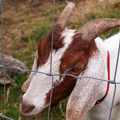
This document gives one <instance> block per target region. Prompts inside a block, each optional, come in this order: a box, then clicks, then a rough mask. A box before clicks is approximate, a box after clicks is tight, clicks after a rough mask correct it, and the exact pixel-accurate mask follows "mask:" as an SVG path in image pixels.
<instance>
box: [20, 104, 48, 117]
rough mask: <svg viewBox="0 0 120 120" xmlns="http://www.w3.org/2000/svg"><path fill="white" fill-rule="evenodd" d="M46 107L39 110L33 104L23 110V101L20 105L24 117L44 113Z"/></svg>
mask: <svg viewBox="0 0 120 120" xmlns="http://www.w3.org/2000/svg"><path fill="white" fill-rule="evenodd" d="M45 109H46V108H44V109H42V110H40V111H39V112H37V110H35V107H34V106H32V107H28V108H26V109H25V110H23V108H22V103H21V104H20V107H19V110H20V115H21V116H23V117H34V116H35V115H38V114H39V113H43V112H44V110H45Z"/></svg>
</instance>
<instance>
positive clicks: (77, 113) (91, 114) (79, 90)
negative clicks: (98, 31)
mask: <svg viewBox="0 0 120 120" xmlns="http://www.w3.org/2000/svg"><path fill="white" fill-rule="evenodd" d="M119 39H120V33H118V34H116V35H114V36H112V37H110V38H108V39H106V40H105V41H103V40H102V39H101V38H96V40H95V42H96V45H97V47H98V49H99V51H100V53H101V55H102V56H100V54H98V55H96V54H97V53H99V52H98V51H97V52H96V54H94V55H93V56H92V57H91V58H90V59H89V62H88V65H87V67H86V69H85V71H84V73H83V74H82V73H81V75H84V76H86V75H87V76H93V77H98V78H104V79H107V77H108V75H107V51H109V53H110V78H111V79H112V80H113V79H114V72H115V65H116V58H117V51H118V46H119ZM101 58H103V60H104V61H103V60H102V59H101ZM100 61H101V62H100ZM119 62H120V59H119ZM119 71H120V64H119V65H118V72H117V76H116V81H117V82H120V76H119ZM100 82H101V81H97V80H93V79H88V78H87V79H78V81H77V84H76V86H75V88H74V90H73V91H72V93H71V95H70V98H69V101H68V104H67V115H66V118H67V120H73V119H74V120H78V119H79V120H81V119H82V117H83V115H84V114H85V116H84V117H83V119H82V120H107V119H108V117H109V113H110V108H111V103H112V99H113V93H114V85H113V84H110V89H109V93H108V95H107V97H106V98H105V100H104V101H103V102H102V103H101V104H99V105H95V106H94V104H95V102H96V101H97V100H99V99H100V98H102V96H104V95H105V93H106V89H107V83H106V82H102V83H101V85H100V86H99V87H96V88H97V90H98V89H99V90H98V91H96V93H95V92H94V93H95V94H92V92H93V91H94V87H95V85H96V84H98V85H99V84H100ZM97 95H98V96H97ZM119 103H120V85H117V89H116V95H115V100H114V104H113V110H112V115H111V119H110V120H119V119H120V113H118V112H120V105H119ZM71 106H72V110H71ZM83 110H84V114H82V111H83ZM71 111H72V112H71Z"/></svg>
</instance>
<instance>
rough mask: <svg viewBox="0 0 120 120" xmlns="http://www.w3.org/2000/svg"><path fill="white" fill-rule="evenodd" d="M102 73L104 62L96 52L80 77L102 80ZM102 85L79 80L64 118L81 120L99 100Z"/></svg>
mask: <svg viewBox="0 0 120 120" xmlns="http://www.w3.org/2000/svg"><path fill="white" fill-rule="evenodd" d="M104 73H105V71H104V62H103V59H102V56H101V54H100V53H99V52H98V53H95V54H94V56H92V57H91V58H90V59H89V61H88V64H87V66H86V68H85V70H84V71H83V72H82V73H81V74H80V76H91V77H96V78H103V77H104ZM102 84H103V82H102V81H99V80H95V79H91V78H79V79H78V80H77V83H76V85H75V87H74V89H73V91H72V93H71V95H70V98H69V100H68V103H67V108H66V112H67V113H66V118H67V119H68V120H78V119H79V120H81V119H82V117H83V116H84V115H85V113H86V112H87V111H88V110H90V109H91V108H92V107H93V106H94V105H95V103H96V101H97V100H98V99H100V98H101V96H102V93H101V91H102V90H101V86H102Z"/></svg>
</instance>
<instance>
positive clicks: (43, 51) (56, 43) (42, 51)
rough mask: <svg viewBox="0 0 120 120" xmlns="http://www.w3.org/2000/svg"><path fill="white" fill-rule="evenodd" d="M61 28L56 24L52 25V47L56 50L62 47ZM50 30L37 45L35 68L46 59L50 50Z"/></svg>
mask: <svg viewBox="0 0 120 120" xmlns="http://www.w3.org/2000/svg"><path fill="white" fill-rule="evenodd" d="M62 31H63V29H62V28H61V27H60V26H59V25H56V26H55V27H54V38H53V49H54V50H57V49H59V48H61V47H63V45H64V44H63V39H62V38H61V32H62ZM51 41H52V30H51V31H50V32H49V33H48V35H47V36H46V37H44V38H43V39H42V40H41V42H40V43H39V45H38V62H37V68H38V67H39V66H41V65H43V64H45V62H46V61H47V59H48V57H49V55H50V52H51Z"/></svg>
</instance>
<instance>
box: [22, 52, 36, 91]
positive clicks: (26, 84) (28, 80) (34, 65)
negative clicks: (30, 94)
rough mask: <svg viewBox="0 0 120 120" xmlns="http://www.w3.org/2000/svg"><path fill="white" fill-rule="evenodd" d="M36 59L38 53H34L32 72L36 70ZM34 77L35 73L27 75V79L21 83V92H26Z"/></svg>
mask: <svg viewBox="0 0 120 120" xmlns="http://www.w3.org/2000/svg"><path fill="white" fill-rule="evenodd" d="M37 59H38V51H37V52H36V53H35V59H34V63H33V67H32V70H34V71H36V70H37ZM34 75H35V72H31V73H30V75H29V78H28V79H27V80H26V81H25V82H24V83H23V85H22V88H21V89H22V91H23V92H26V91H27V89H28V87H29V85H30V82H31V80H32V79H33V76H34Z"/></svg>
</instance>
